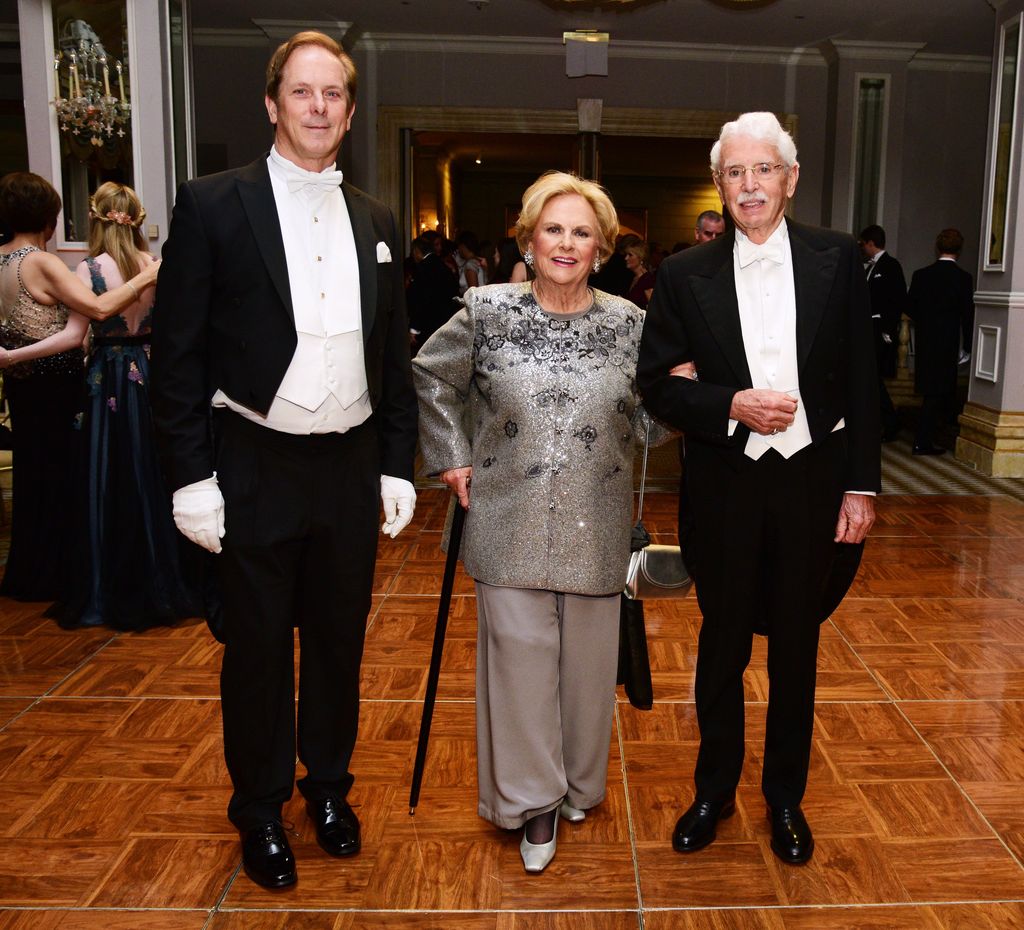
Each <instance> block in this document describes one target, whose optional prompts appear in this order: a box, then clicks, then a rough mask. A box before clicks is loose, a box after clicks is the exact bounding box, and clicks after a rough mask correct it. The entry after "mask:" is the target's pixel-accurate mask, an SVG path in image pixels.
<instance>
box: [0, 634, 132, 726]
mask: <svg viewBox="0 0 1024 930" xmlns="http://www.w3.org/2000/svg"><path fill="white" fill-rule="evenodd" d="M120 636H121V634H120V633H114V634H113V635H112V636H110V638H109V639H106V640H104V641H103V643H102V644H101V645H100V646H99V648H97V649H96V650H94V651H93V652H91V653H89V655H88V656H87V657H86V658H84V659H82V661H81V662H79V663H78V665H76V666H75V667H74V668H73V669H71V670H70V671H69V672H68V673H67V674H66V675H65V676H64V677H63V678H61V679H60V681H57V682H54V684H53V685H51V686H50V688H49V689H48V690H46V691H44V692H43V693H42V694H25V695H11V697H22V698H25V699H29V698H31V699H32V703H31V704H29V705H28V707H24V708H22V710H21V711H20V712H19V713H17V714H15V715H14V716H13V717H11V719H10V720H8V721H7V722H6V723H5V724H4V725H3V726H0V733H3V732H4V731H5V730H6V729H7V728H8V727H9V726H10V725H11V724H12V723H14V722H15V721H16V720H20V719H21V718H22V717H24V716H25V714H27V713H28V712H29V711H30V710H32V708H33V707H36V706H37V705H38V704H39V703H40V702H41V701H43V700H44V699H45V698H49V697H59V695H54V694H53V692H54V690H55V689H57V688H59V687H60V686H61V685H62V684H64V682H65V681H67V680H68V679H69V678H71V677H72V676H73V675H75V674H76V673H77V672H78V671H79V670H80V669H82V668H84V667H85V666H86V665H88V664H89V663H90V662H91V661H92V660H93V659H95V658H96V656H98V655H99V654H100V653H101V652H102V651H103V650H104V649H106V648H107V646H109V645H110V644H111V643H112V642H114V640H116V639H118V638H119V637H120ZM7 696H8V695H5V697H7Z"/></svg>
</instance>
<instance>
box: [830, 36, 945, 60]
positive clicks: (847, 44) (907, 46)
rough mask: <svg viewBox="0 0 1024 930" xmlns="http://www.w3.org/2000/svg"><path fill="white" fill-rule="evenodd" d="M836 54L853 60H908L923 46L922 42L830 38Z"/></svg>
mask: <svg viewBox="0 0 1024 930" xmlns="http://www.w3.org/2000/svg"><path fill="white" fill-rule="evenodd" d="M831 44H832V47H833V48H834V49H835V50H836V54H837V55H838V56H839V57H840V58H841V59H844V60H854V61H865V60H867V61H904V62H907V61H910V60H911V59H912V58H914V56H916V55H917V54H918V53H919V52H920V51H921V50H922V49H923V48H924V47H925V43H923V42H864V41H861V40H859V39H832V40H831Z"/></svg>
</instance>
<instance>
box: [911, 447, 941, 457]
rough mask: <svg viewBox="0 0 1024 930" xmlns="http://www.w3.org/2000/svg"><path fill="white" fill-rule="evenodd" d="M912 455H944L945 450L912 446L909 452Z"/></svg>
mask: <svg viewBox="0 0 1024 930" xmlns="http://www.w3.org/2000/svg"><path fill="white" fill-rule="evenodd" d="M910 451H911V452H912V453H913V454H914V455H945V454H946V450H945V449H943V448H942V446H914V448H913V449H911V450H910Z"/></svg>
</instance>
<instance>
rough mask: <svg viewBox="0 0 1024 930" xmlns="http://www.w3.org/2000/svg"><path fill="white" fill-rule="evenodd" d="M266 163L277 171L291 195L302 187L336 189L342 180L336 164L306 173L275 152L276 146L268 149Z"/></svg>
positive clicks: (342, 177)
mask: <svg viewBox="0 0 1024 930" xmlns="http://www.w3.org/2000/svg"><path fill="white" fill-rule="evenodd" d="M267 162H268V164H269V165H270V166H271V168H272V169H277V173H278V176H279V177H282V178H284V180H285V181H287V182H288V189H289V191H292V192H293V193H294V188H296V187H301V186H303V185H308V186H311V187H314V188H322V189H324V190H329V189H331V188H333V187H337V186H338V185H340V184H341V182H342V180H344V175H343V174H342V172H341V171H339V170H337V162H332V163H331V164H330V165H329V166H328V167H326V168H324V170H323V171H307V170H306V169H305V168H300V167H299V166H298V165H297V164H295V162H293V161H289V160H288V159H287V158H285V157H284V156H283V155H282V154H281V153H280V152H279V151H278V150H277V146H273V145H272V146H271V147H270V156H269V157H268V158H267Z"/></svg>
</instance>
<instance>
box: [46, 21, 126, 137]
mask: <svg viewBox="0 0 1024 930" xmlns="http://www.w3.org/2000/svg"><path fill="white" fill-rule="evenodd" d="M59 42H60V49H59V51H57V52H56V54H55V55H54V57H53V79H54V81H53V84H54V97H53V105H54V108H55V109H56V111H57V125H58V126H59V127H60V130H61V132H63V133H66V134H67V135H68V136H69V137H74V138H73V139H69V141H73V142H77V143H78V144H79V145H82V144H91V145H94V146H96V147H102V146H103V145H104V144H105V143H113V142H114V141H115V140H114V136H115V135H116V136H117V137H118V139H123V138H124V136H125V134H126V130H127V129H128V128H129V125H130V123H131V112H132V105H131V104H130V103H129V102H128V97H127V96H126V95H125V90H124V82H125V76H126V69H125V68H124V66H123V65H122V64H121V62H120V61H113V62H111V61H110V59H109V58H108V56H107V52H106V50H105V49H104V47H103V43H102V42H100V40H99V36H97V35H96V33H95V32H94V31H93V29H92V27H91V26H90V25H89V24H88V23H87V22H85V21H84V20H81V19H75V20H71V21H70V22H68V23H67V24H65V26H64V28H63V29H62V30H61V35H60V40H59ZM111 71H113V78H114V80H115V81H116V84H117V96H116V97H115V96H114V95H113V94H112V93H111V87H110V81H111V77H112V75H111ZM65 89H66V90H67V95H66V96H64V95H63V91H64V90H65Z"/></svg>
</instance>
